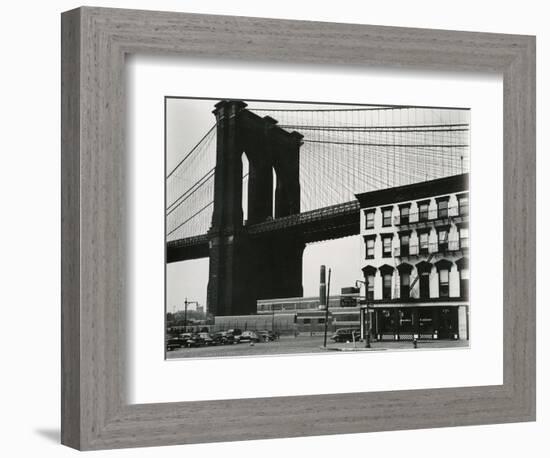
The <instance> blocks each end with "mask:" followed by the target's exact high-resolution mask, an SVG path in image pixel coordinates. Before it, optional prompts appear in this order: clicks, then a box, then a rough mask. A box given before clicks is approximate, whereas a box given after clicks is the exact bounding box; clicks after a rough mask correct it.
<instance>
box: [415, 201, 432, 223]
mask: <svg viewBox="0 0 550 458" xmlns="http://www.w3.org/2000/svg"><path fill="white" fill-rule="evenodd" d="M429 208H430V206H429V202H419V204H418V221H427V220H428V210H429Z"/></svg>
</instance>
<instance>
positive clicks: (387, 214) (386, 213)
mask: <svg viewBox="0 0 550 458" xmlns="http://www.w3.org/2000/svg"><path fill="white" fill-rule="evenodd" d="M391 211H392V208H391V207H386V208H384V209H382V226H384V227H387V226H391Z"/></svg>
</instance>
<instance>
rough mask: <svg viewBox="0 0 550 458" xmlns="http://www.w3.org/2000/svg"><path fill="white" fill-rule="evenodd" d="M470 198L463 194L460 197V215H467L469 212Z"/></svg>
mask: <svg viewBox="0 0 550 458" xmlns="http://www.w3.org/2000/svg"><path fill="white" fill-rule="evenodd" d="M469 203H470V202H469V198H468V194H462V195H460V196H458V214H459V215H467V214H468V210H469Z"/></svg>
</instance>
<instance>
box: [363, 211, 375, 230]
mask: <svg viewBox="0 0 550 458" xmlns="http://www.w3.org/2000/svg"><path fill="white" fill-rule="evenodd" d="M374 212H375V210H367V211H366V212H365V221H366V224H365V228H366V229H374Z"/></svg>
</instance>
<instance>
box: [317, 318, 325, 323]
mask: <svg viewBox="0 0 550 458" xmlns="http://www.w3.org/2000/svg"><path fill="white" fill-rule="evenodd" d="M317 323H319V324H325V319H324V318H319V319H318V320H317Z"/></svg>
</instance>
